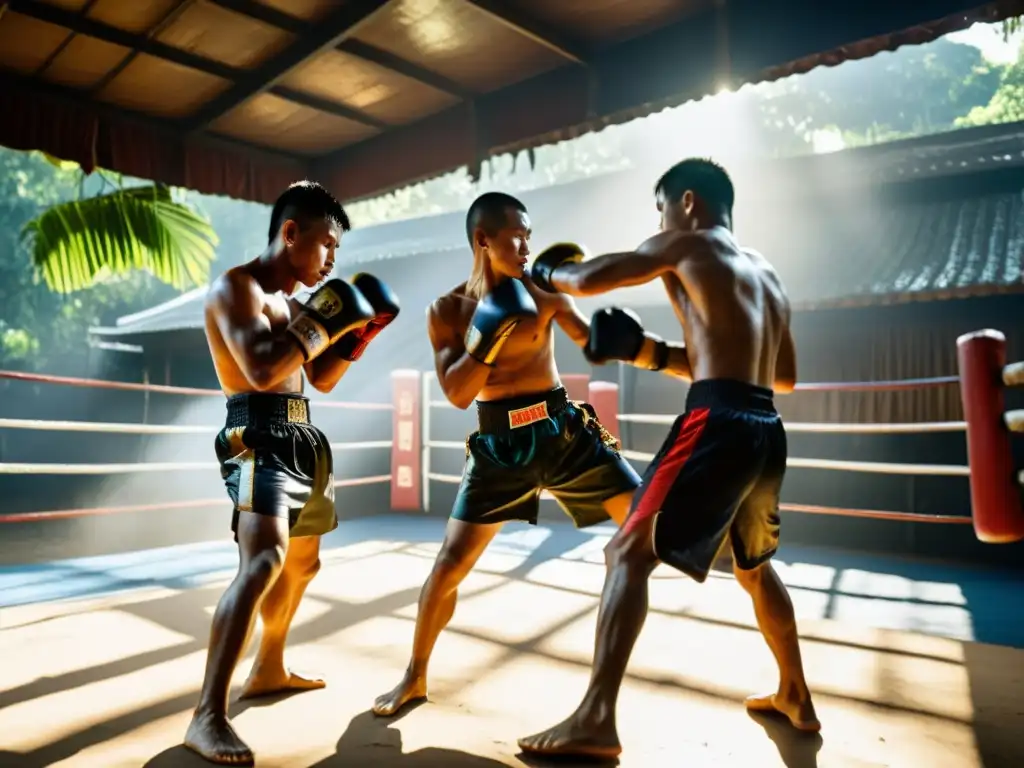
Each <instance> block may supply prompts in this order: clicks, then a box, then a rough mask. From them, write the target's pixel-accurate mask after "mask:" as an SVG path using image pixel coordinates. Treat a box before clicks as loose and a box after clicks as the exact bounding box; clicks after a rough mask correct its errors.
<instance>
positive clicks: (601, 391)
mask: <svg viewBox="0 0 1024 768" xmlns="http://www.w3.org/2000/svg"><path fill="white" fill-rule="evenodd" d="M589 390H590V392H589V394H590V397H589V398H588V400H589V401H590V404H591V405H592V406H594V410H595V411H597V418H599V419H600V420H601V423H602V424H604V428H605V429H607V430H608V431H609V432H611V433H612V434H613V435H615V437H616V439H618V437H619V385H618V384H613V383H611V382H610V381H592V382H590V387H589Z"/></svg>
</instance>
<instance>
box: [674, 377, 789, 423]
mask: <svg viewBox="0 0 1024 768" xmlns="http://www.w3.org/2000/svg"><path fill="white" fill-rule="evenodd" d="M694 408H730V409H732V410H738V411H760V412H762V413H766V414H774V413H776V410H775V394H774V393H773V392H772V391H771V390H770V389H765V388H764V387H758V386H755V385H754V384H748V383H747V382H745V381H736V380H735V379H704V380H702V381H695V382H693V384H692V385H690V392H689V394H687V396H686V410H688V411H689V410H693V409H694Z"/></svg>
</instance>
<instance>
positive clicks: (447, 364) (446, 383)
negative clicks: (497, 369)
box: [427, 298, 491, 410]
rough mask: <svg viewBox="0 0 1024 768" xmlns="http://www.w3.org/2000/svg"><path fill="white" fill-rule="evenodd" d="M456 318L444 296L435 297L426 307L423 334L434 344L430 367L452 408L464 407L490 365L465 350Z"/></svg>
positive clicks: (484, 378)
mask: <svg viewBox="0 0 1024 768" xmlns="http://www.w3.org/2000/svg"><path fill="white" fill-rule="evenodd" d="M456 319H457V318H456V317H455V313H454V311H453V310H452V307H451V305H450V304H448V303H447V302H446V300H445V299H444V298H442V299H438V300H437V301H435V302H434V303H433V304H431V305H430V308H429V309H428V310H427V335H428V336H429V337H430V344H431V346H432V347H433V348H434V370H435V371H436V372H437V380H438V382H440V384H441V390H442V391H443V392H444V396H445V397H447V398H448V401H449V402H450V403H451V404H452V405H454V406H455V407H456V408H460V409H462V410H465V409H466V408H468V407H469V406H470V405H471V404H472V402H473V399H474V398H475V397H476V396H477V395H478V394H480V390H481V389H483V388H484V385H485V384H486V383H487V376H488V374H489V373H490V371H491V369H490V367H488V366H486V365H484V364H483V363H481V362H479V361H477V360H475V359H474V358H473V357H471V356H470V355H469V354H468V353H467V352H466V347H465V343H464V342H463V340H462V336H461V335H460V334H459V333H458V331H457V330H456V328H457V326H456V323H455V321H456Z"/></svg>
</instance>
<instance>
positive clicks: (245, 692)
mask: <svg viewBox="0 0 1024 768" xmlns="http://www.w3.org/2000/svg"><path fill="white" fill-rule="evenodd" d="M326 685H327V682H326V681H325V680H324V679H323V678H322V677H319V676H315V675H308V676H304V675H299V674H296V673H295V672H290V671H289V670H287V669H285V668H283V667H282V668H280V669H277V670H268V669H253V671H252V672H251V673H250V675H249V679H248V680H246V681H245V685H243V686H242V693H241V695H240V696H239V697H238V698H239V699H255V698H257V697H259V696H272V695H273V694H275V693H286V692H287V691H314V690H317V689H319V688H324V687H325V686H326Z"/></svg>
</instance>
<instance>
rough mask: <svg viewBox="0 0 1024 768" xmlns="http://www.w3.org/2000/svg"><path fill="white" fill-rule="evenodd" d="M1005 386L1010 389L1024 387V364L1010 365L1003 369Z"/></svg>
mask: <svg viewBox="0 0 1024 768" xmlns="http://www.w3.org/2000/svg"><path fill="white" fill-rule="evenodd" d="M1003 384H1005V385H1006V386H1008V387H1020V386H1024V363H1010V364H1009V365H1008V366H1006V367H1005V368H1003Z"/></svg>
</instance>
